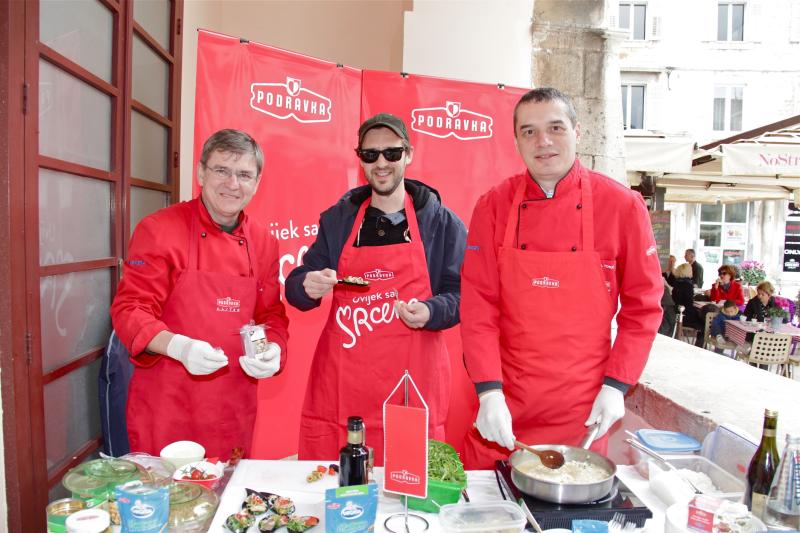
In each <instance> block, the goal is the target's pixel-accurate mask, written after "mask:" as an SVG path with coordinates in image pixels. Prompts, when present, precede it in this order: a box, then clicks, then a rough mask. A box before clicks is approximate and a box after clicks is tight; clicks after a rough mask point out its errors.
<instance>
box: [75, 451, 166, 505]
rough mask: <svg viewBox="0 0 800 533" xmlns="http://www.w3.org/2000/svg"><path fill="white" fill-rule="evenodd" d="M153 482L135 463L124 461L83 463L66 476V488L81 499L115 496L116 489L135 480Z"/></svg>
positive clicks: (98, 460) (112, 460)
mask: <svg viewBox="0 0 800 533" xmlns="http://www.w3.org/2000/svg"><path fill="white" fill-rule="evenodd" d="M137 479H138V480H141V481H145V482H148V481H151V480H152V479H151V477H150V475H149V474H148V473H147V472H146V471H144V470H143V469H142V468H140V467H139V466H137V465H136V464H135V463H132V462H130V461H124V460H122V459H95V460H93V461H87V462H85V463H82V464H80V465H78V466H76V467H75V468H73V469H72V470H70V471H69V472H67V473H66V475H64V479H63V480H62V481H61V483H62V484H63V485H64V488H66V489H67V490H69V491H71V492H72V493H73V494H76V495H79V496H80V497H81V498H87V497H92V498H98V497H99V498H104V497H110V496H113V492H114V487H116V486H117V485H122V484H123V483H127V482H128V481H133V480H137Z"/></svg>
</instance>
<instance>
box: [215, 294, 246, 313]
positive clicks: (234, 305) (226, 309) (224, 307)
mask: <svg viewBox="0 0 800 533" xmlns="http://www.w3.org/2000/svg"><path fill="white" fill-rule="evenodd" d="M241 304H242V302H241V301H240V300H237V299H235V298H231V297H230V296H226V297H225V298H217V311H219V312H220V313H238V312H240V311H241Z"/></svg>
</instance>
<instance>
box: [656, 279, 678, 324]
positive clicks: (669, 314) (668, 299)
mask: <svg viewBox="0 0 800 533" xmlns="http://www.w3.org/2000/svg"><path fill="white" fill-rule="evenodd" d="M661 310H662V311H663V312H664V315H663V316H662V317H661V326H659V328H658V332H659V333H661V334H662V335H666V336H667V337H671V336H672V332H673V331H675V301H674V300H673V299H672V294H671V290H670V286H669V284H668V283H667V280H666V279H665V280H664V293H663V294H662V295H661Z"/></svg>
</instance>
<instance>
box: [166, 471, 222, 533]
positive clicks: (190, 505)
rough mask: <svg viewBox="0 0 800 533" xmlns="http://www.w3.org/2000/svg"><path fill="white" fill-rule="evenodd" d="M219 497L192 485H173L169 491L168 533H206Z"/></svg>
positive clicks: (203, 488)
mask: <svg viewBox="0 0 800 533" xmlns="http://www.w3.org/2000/svg"><path fill="white" fill-rule="evenodd" d="M218 506H219V497H218V496H217V495H216V494H215V493H214V492H212V491H210V490H208V489H207V488H205V487H201V486H200V485H195V484H194V483H181V482H178V483H173V484H172V485H170V489H169V522H168V523H167V526H168V527H169V528H170V531H182V532H188V531H207V530H208V526H209V524H210V523H211V519H212V518H214V513H216V512H217V507H218Z"/></svg>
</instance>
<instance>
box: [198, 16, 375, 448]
mask: <svg viewBox="0 0 800 533" xmlns="http://www.w3.org/2000/svg"><path fill="white" fill-rule="evenodd" d="M360 91H361V72H360V71H359V70H356V69H353V68H349V67H337V66H336V64H335V63H329V62H327V61H321V60H318V59H314V58H311V57H307V56H303V55H300V54H295V53H291V52H287V51H284V50H279V49H277V48H272V47H269V46H264V45H261V44H257V43H253V42H247V43H242V42H240V40H239V39H238V38H233V37H228V36H224V35H220V34H216V33H209V32H204V31H201V32H200V34H199V35H198V48H197V97H196V105H195V131H194V138H195V158H194V160H195V161H198V160H199V159H200V151H201V150H202V145H203V141H204V140H205V139H206V138H208V137H209V136H210V135H211V134H213V133H214V132H215V131H217V130H219V129H221V128H237V129H241V130H243V131H246V132H247V133H249V134H250V135H252V136H253V137H254V138H255V139H256V141H258V143H259V144H260V145H261V148H262V150H263V151H264V172H263V175H262V177H261V181H262V182H261V185H260V186H259V191H258V193H257V194H256V196H255V198H253V201H252V202H251V203H250V205H249V206H248V207H247V212H248V213H249V214H250V216H252V217H254V218H255V219H256V220H258V222H260V223H262V224H265V225H266V226H267V227H269V228H270V231H271V232H272V233H273V234H274V235H275V236H276V237H277V238H278V240H279V242H280V252H281V282H283V280H284V279H285V277H286V276H287V275H288V274H289V272H291V271H292V269H293V268H294V267H295V266H297V265H298V264H300V262H301V261H302V256H303V254H304V253H305V251H306V250H307V249H308V246H309V245H310V244H311V243H312V242H314V239H315V237H316V233H317V224H318V221H319V214H320V213H321V212H322V211H324V210H325V209H327V208H328V207H330V206H331V205H332V204H333V203H334V202H335V201H336V200H337V199H338V198H339V197H340V196H341V195H342V194H343V193H344V192H345V191H346V190H348V189H350V188H352V187H354V186H355V185H356V184H357V183H358V169H359V167H358V164H357V160H356V158H355V155H354V154H353V151H352V149H351V148H352V146H353V145H354V144H355V143H354V138H355V136H356V134H355V132H356V131H357V130H358V126H359V124H360V122H359V100H360V98H361V93H360ZM195 171H196V170H195ZM197 192H198V189H197V185H196V184H195V194H197ZM286 307H287V311H288V313H289V320H290V324H291V326H290V330H289V335H290V339H289V349H288V351H289V354H288V357H289V359H288V361H289V363H288V364H287V365H286V368H285V369H284V371H283V372H282V373H281V374H280V375H279V376H276V377H275V378H272V379H265V380H262V381H261V382H259V389H258V398H259V403H258V415H257V422H256V429H255V433H254V437H253V449H252V450H251V453H250V455H251V456H252V457H259V458H270V459H273V458H281V457H286V456H288V455H292V454H295V453H297V434H298V431H299V427H300V421H299V419H300V408H301V406H302V405H303V398H304V396H305V389H306V380H307V378H308V371H309V368H310V366H311V357H312V356H313V354H314V347H315V346H316V342H317V338H318V337H319V332H320V330H321V329H322V325H323V324H324V322H325V319H326V318H327V316H328V308H329V302H326V303H325V305H323V306H322V307H321V308H320V309H316V310H314V311H309V312H307V313H301V312H299V311H297V310H296V309H294V308H293V307H291V306H289V305H288V304H287V306H286ZM252 408H254V406H249V405H243V406H242V409H252ZM327 459H334V458H333V457H329V458H327Z"/></svg>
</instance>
